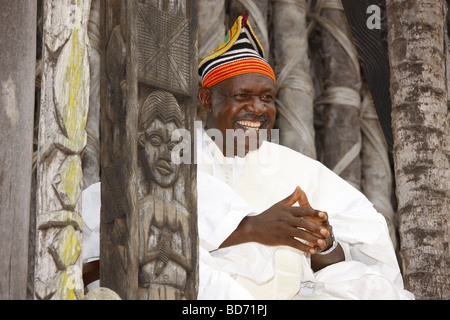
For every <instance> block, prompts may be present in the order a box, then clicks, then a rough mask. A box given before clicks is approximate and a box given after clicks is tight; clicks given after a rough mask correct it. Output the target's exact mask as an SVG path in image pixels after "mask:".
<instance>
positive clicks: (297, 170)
mask: <svg viewBox="0 0 450 320" xmlns="http://www.w3.org/2000/svg"><path fill="white" fill-rule="evenodd" d="M247 18H248V15H247V14H246V15H243V16H240V17H239V18H238V19H237V20H236V22H235V24H234V25H233V27H232V28H231V29H230V31H229V32H228V34H227V36H226V38H225V40H224V42H223V43H222V44H220V45H219V46H218V47H217V49H216V50H214V52H212V53H211V54H210V55H209V56H208V57H207V58H205V59H204V60H203V61H202V62H201V63H200V65H199V74H200V76H201V77H202V88H200V90H199V93H198V98H199V101H200V103H201V105H202V107H203V108H204V109H205V110H206V112H207V118H206V123H205V128H204V130H203V133H202V136H203V142H202V143H201V145H200V147H201V148H199V149H198V153H197V154H198V157H201V159H202V161H200V162H198V176H197V181H198V185H197V189H198V223H199V225H198V226H199V237H200V276H199V280H200V284H199V296H198V298H199V299H255V298H256V299H314V298H317V299H318V298H325V299H334V298H338V299H409V298H412V295H411V294H410V293H409V292H407V291H405V290H404V289H403V281H402V277H401V275H400V270H399V267H398V263H397V260H396V257H395V253H394V250H393V246H392V243H391V241H390V238H389V234H388V232H387V227H386V222H385V220H384V218H383V217H382V215H381V214H379V213H378V212H376V211H375V209H374V208H373V206H372V204H371V203H370V202H369V201H368V200H367V199H366V198H365V197H364V196H363V195H362V194H361V193H360V192H359V191H357V190H355V189H354V188H353V187H351V186H350V185H349V184H348V183H346V182H345V181H343V180H342V179H341V178H339V177H338V176H336V175H335V174H334V173H333V172H331V171H330V170H328V169H327V168H326V167H324V166H323V165H322V164H321V163H319V162H317V161H314V160H312V159H309V158H307V157H305V156H303V155H301V154H299V153H297V152H295V151H293V150H290V149H288V148H285V147H282V146H279V145H277V144H275V143H270V142H268V141H266V140H267V139H266V137H267V136H269V137H270V133H271V130H272V129H273V126H274V122H275V117H276V106H275V101H274V98H275V94H276V78H275V74H274V72H273V70H272V68H271V67H270V65H269V64H268V62H267V61H266V60H265V59H264V58H263V57H264V52H263V49H262V47H261V45H260V43H259V41H258V39H257V37H256V35H255V34H254V32H253V30H252V28H251V26H250V24H249V23H248V21H247ZM299 103H301V101H299ZM261 155H262V156H261ZM273 163H276V164H277V166H276V168H275V169H274V170H266V171H264V169H266V168H267V167H268V166H270V165H271V164H273Z"/></svg>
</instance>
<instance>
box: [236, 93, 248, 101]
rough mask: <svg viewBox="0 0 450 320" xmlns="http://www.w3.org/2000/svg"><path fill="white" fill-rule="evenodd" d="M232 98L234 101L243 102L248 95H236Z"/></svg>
mask: <svg viewBox="0 0 450 320" xmlns="http://www.w3.org/2000/svg"><path fill="white" fill-rule="evenodd" d="M233 97H234V98H235V99H236V100H239V101H244V100H247V99H248V97H249V96H248V94H246V93H238V94H235V95H234V96H233Z"/></svg>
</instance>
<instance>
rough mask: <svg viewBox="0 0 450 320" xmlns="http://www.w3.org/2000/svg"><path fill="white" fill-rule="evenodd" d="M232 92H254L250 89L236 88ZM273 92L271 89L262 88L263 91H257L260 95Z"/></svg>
mask: <svg viewBox="0 0 450 320" xmlns="http://www.w3.org/2000/svg"><path fill="white" fill-rule="evenodd" d="M234 92H244V93H252V92H254V91H253V90H252V89H248V88H238V89H236V91H234ZM274 92H275V90H274V89H273V88H263V89H261V90H260V91H259V94H262V93H274Z"/></svg>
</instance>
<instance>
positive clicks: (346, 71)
mask: <svg viewBox="0 0 450 320" xmlns="http://www.w3.org/2000/svg"><path fill="white" fill-rule="evenodd" d="M312 17H313V18H314V19H315V20H316V21H317V22H319V23H320V25H321V27H322V30H323V32H322V50H323V55H324V58H323V59H324V61H323V64H324V67H323V68H324V75H325V76H324V77H325V79H324V89H325V91H324V93H323V94H322V98H321V99H320V101H317V102H316V103H317V104H326V105H327V106H326V107H325V116H324V119H325V120H324V142H323V149H324V155H323V163H324V164H325V165H326V166H327V167H328V168H330V169H332V170H333V171H334V172H335V173H336V174H338V175H340V176H341V177H342V178H343V179H345V180H346V181H347V182H349V183H350V184H352V185H353V186H354V187H355V188H357V189H360V185H361V158H360V151H361V128H360V123H359V113H360V110H359V108H360V106H361V98H360V90H361V78H360V77H361V75H360V68H359V62H358V58H357V53H356V50H355V48H354V46H353V43H352V40H351V39H352V36H351V33H350V29H349V27H348V23H347V18H346V16H345V13H344V11H343V8H342V5H341V2H340V1H330V0H329V1H326V2H324V4H323V9H322V12H321V14H320V16H317V15H314V14H313V15H312Z"/></svg>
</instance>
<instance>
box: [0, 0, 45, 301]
mask: <svg viewBox="0 0 450 320" xmlns="http://www.w3.org/2000/svg"><path fill="white" fill-rule="evenodd" d="M0 8H1V9H0V11H1V13H0V16H1V18H0V38H1V40H0V42H1V45H0V47H1V48H2V49H1V50H2V58H1V59H0V70H1V72H0V90H1V91H0V137H1V138H0V150H1V151H0V244H1V249H0V300H5V299H25V298H26V292H27V272H28V233H29V230H28V228H29V220H30V199H31V167H32V152H33V146H32V143H33V115H34V70H35V64H36V13H37V8H36V1H18V2H16V1H8V0H1V1H0Z"/></svg>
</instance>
